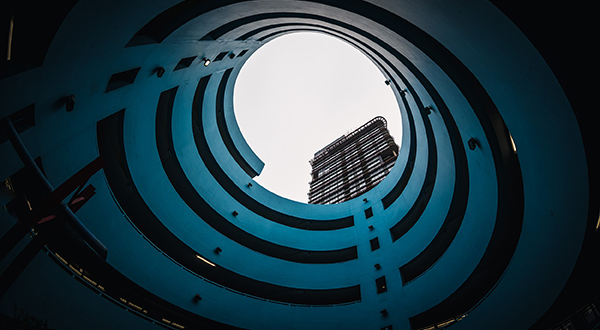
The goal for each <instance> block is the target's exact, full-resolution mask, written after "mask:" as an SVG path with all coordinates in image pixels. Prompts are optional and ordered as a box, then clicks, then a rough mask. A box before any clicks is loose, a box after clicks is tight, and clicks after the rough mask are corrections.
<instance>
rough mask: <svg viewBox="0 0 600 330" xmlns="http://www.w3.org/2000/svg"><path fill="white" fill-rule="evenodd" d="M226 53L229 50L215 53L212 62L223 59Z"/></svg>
mask: <svg viewBox="0 0 600 330" xmlns="http://www.w3.org/2000/svg"><path fill="white" fill-rule="evenodd" d="M228 53H229V52H221V53H219V55H217V57H215V59H214V60H213V62H218V61H220V60H222V59H224V58H225V56H227V54H228Z"/></svg>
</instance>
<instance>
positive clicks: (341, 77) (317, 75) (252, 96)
mask: <svg viewBox="0 0 600 330" xmlns="http://www.w3.org/2000/svg"><path fill="white" fill-rule="evenodd" d="M385 79H386V78H385V77H384V76H383V75H382V73H381V72H380V71H379V69H377V67H376V66H375V64H373V62H371V60H370V59H369V58H367V57H366V56H365V55H363V54H362V53H361V52H360V51H358V50H357V49H356V48H354V47H353V46H352V45H350V44H348V43H346V42H344V41H342V40H340V39H337V38H335V37H332V36H329V35H326V34H322V33H314V32H298V33H293V34H288V35H285V36H282V37H279V38H277V39H275V40H273V41H271V42H268V43H267V44H265V45H264V46H262V47H261V48H259V49H258V50H257V51H256V52H255V53H254V54H252V56H251V57H250V58H249V59H248V60H247V62H246V64H245V65H244V66H243V67H242V69H241V72H240V74H239V76H238V78H237V81H236V83H235V88H234V97H233V98H234V100H233V101H234V111H235V116H236V120H237V122H238V125H239V127H240V130H241V131H242V134H243V135H244V138H245V139H246V141H247V142H248V144H249V145H250V147H251V148H252V150H254V152H255V153H256V154H257V155H258V157H260V159H261V160H262V161H263V162H264V163H265V167H264V169H263V171H262V173H261V174H260V175H259V176H257V177H255V178H254V180H255V181H256V182H258V183H259V184H260V185H262V186H263V187H265V188H266V189H268V190H270V191H272V192H274V193H276V194H278V195H280V196H282V197H286V198H289V199H292V200H295V201H299V202H305V203H306V202H307V200H308V197H307V193H308V190H309V182H310V171H311V167H310V164H309V163H308V161H309V160H310V159H311V158H312V157H313V155H314V153H315V152H317V151H318V150H319V149H321V148H323V147H325V146H326V145H328V144H329V143H331V142H333V140H335V139H337V138H338V137H340V136H342V135H343V134H346V133H349V132H351V131H353V130H354V129H356V128H358V127H360V126H361V125H363V124H364V123H366V122H367V121H369V120H370V119H372V118H373V117H375V116H383V117H384V118H385V119H386V120H387V122H388V129H389V130H390V133H391V135H392V136H393V137H394V139H395V141H396V143H400V137H401V132H402V126H401V121H400V112H399V110H398V104H397V102H396V99H395V97H394V95H393V93H392V90H391V87H390V86H388V85H386V84H385Z"/></svg>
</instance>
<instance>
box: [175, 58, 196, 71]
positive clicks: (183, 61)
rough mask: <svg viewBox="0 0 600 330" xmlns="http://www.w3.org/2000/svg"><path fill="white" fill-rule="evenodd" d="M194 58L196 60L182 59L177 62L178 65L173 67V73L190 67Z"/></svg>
mask: <svg viewBox="0 0 600 330" xmlns="http://www.w3.org/2000/svg"><path fill="white" fill-rule="evenodd" d="M195 58H196V56H191V57H186V58H182V59H181V60H180V61H179V63H177V65H176V66H175V69H173V71H177V70H181V69H185V68H189V67H190V65H192V62H194V59H195Z"/></svg>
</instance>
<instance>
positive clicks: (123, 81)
mask: <svg viewBox="0 0 600 330" xmlns="http://www.w3.org/2000/svg"><path fill="white" fill-rule="evenodd" d="M139 71H140V68H135V69H131V70H127V71H123V72H119V73H115V74H113V75H112V76H111V77H110V80H109V81H108V85H106V91H105V93H108V92H110V91H113V90H115V89H118V88H121V87H123V86H127V85H131V84H133V82H134V81H135V77H137V74H138V72H139Z"/></svg>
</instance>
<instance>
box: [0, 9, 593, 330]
mask: <svg viewBox="0 0 600 330" xmlns="http://www.w3.org/2000/svg"><path fill="white" fill-rule="evenodd" d="M511 2H514V4H513V5H512V6H510V5H509V3H511ZM590 3H591V2H590ZM3 4H7V8H6V10H5V9H4V8H5V7H3V11H2V12H3V13H6V15H5V16H4V20H3V21H2V22H3V23H2V24H4V26H5V28H6V27H9V28H10V26H13V25H14V29H12V34H9V33H7V32H9V31H7V30H9V29H6V30H4V33H2V34H1V35H0V39H2V40H1V42H0V49H2V51H3V54H7V53H9V54H10V60H7V61H0V62H1V63H0V104H1V105H2V106H1V107H0V181H3V182H4V183H5V184H4V185H0V328H2V326H3V325H6V326H5V327H6V328H13V329H14V328H21V326H20V325H21V324H22V323H17V322H18V321H23V320H17V319H18V318H19V316H21V318H22V319H24V318H25V316H27V315H29V316H31V317H27V318H28V319H30V320H31V319H34V318H35V320H43V321H47V324H48V328H52V329H57V330H79V329H86V330H106V329H115V330H121V329H144V330H164V329H171V330H200V329H202V330H204V329H210V330H234V329H235V330H238V329H248V330H279V329H288V330H305V329H311V330H330V329H344V330H365V329H368V330H372V329H375V330H381V329H388V330H389V329H392V328H393V330H423V329H440V328H444V327H446V328H447V327H448V326H449V325H452V327H451V329H452V330H473V329H485V330H505V329H510V330H558V329H561V330H563V329H573V328H575V329H577V330H582V329H596V324H594V323H592V322H600V318H595V319H594V317H595V316H596V312H597V308H596V307H595V306H600V300H598V301H597V302H595V299H598V297H600V281H598V277H599V274H598V269H597V268H598V267H597V264H598V251H600V235H599V234H598V231H597V230H596V228H597V225H598V218H599V217H598V210H599V209H600V208H599V202H600V198H598V192H599V189H598V188H599V185H598V184H597V183H598V182H599V180H598V173H599V172H598V170H599V169H600V165H599V164H598V160H599V157H595V156H596V154H597V152H596V150H597V143H598V138H597V127H596V126H597V124H596V122H597V121H595V120H594V118H595V116H596V114H595V111H594V107H592V106H590V102H586V101H588V100H587V99H583V98H582V96H584V95H585V96H588V95H589V93H585V92H586V91H587V89H589V87H590V83H589V81H590V80H589V79H585V78H588V76H589V71H590V70H589V68H590V65H589V63H591V61H590V62H587V61H585V55H587V54H589V52H586V51H585V50H586V48H584V47H586V46H588V45H589V41H590V40H593V39H590V38H589V36H590V33H588V32H590V31H594V30H592V29H587V28H586V29H584V28H582V24H583V23H586V24H588V23H589V22H590V20H582V19H580V17H581V15H580V14H581V13H582V7H581V6H582V4H575V3H567V4H566V5H563V6H554V5H552V4H546V5H544V4H540V5H539V6H523V5H522V1H521V2H519V1H500V0H492V1H488V0H471V1H438V0H421V1H409V0H370V1H362V0H345V1H331V0H311V1H297V0H289V1H266V0H254V1H244V0H227V1H216V0H204V1H196V0H190V1H181V0H173V1H163V0H155V1H141V0H129V1H93V0H78V1H74V0H73V1H53V2H51V1H40V0H35V1H23V0H19V1H17V0H9V1H5V2H4V3H3ZM584 6H585V5H584ZM590 8H591V6H590ZM49 12H52V15H48V13H49ZM587 12H591V10H587ZM10 13H12V15H9V14H10ZM569 15H571V17H573V18H576V20H575V21H574V23H576V24H572V23H573V22H570V21H569V20H568V19H567V18H568V17H569ZM557 18H560V19H557ZM0 20H2V19H0ZM519 24H524V25H523V28H522V29H520V28H519V27H520V26H519ZM301 30H311V31H319V32H321V33H327V34H330V35H332V36H336V37H338V38H341V39H343V40H345V41H346V42H348V43H350V44H352V45H353V46H355V47H357V48H358V49H360V50H361V52H362V53H363V54H365V56H368V57H369V58H370V59H371V60H372V61H373V63H374V65H375V66H376V67H377V68H379V69H380V70H381V73H382V75H383V76H384V77H385V79H387V80H389V82H390V85H389V88H390V89H392V91H393V92H394V94H395V96H396V99H397V101H398V107H399V109H400V113H401V116H400V118H401V120H402V128H403V129H402V135H401V136H394V137H395V139H396V141H397V142H398V144H399V145H401V149H400V151H399V156H398V159H397V160H396V164H395V165H394V170H393V171H391V172H390V173H389V174H388V175H387V177H386V179H385V180H383V181H382V182H381V183H380V184H378V185H377V186H376V187H375V188H373V189H371V190H370V191H367V192H366V193H364V195H362V196H361V197H359V198H354V199H351V200H348V201H346V202H344V203H339V204H332V205H318V204H308V203H299V202H296V201H292V200H288V199H285V198H283V197H280V196H278V195H276V194H274V193H272V192H270V191H268V190H266V189H265V188H264V187H262V186H261V185H260V184H258V183H257V182H255V181H254V180H253V177H255V176H256V174H258V173H260V171H261V169H262V163H261V162H260V159H259V158H258V156H257V155H255V154H254V152H253V151H252V149H251V148H250V146H249V145H247V143H246V142H245V140H244V137H243V134H242V132H241V131H240V129H239V127H237V124H236V120H235V112H234V109H233V104H234V102H233V101H234V100H233V95H234V93H233V91H234V87H235V81H236V77H237V76H238V74H239V72H240V70H242V68H243V65H244V63H245V61H246V60H247V59H248V58H250V56H252V54H253V53H254V52H255V51H257V50H259V49H260V47H262V46H263V45H265V44H267V43H268V42H270V41H271V40H273V39H275V38H278V37H280V36H283V35H285V34H288V33H295V32H297V31H301ZM522 31H523V32H522ZM535 32H537V33H535ZM580 38H581V40H580ZM9 40H10V43H9ZM32 41H34V42H32ZM536 41H537V42H536ZM7 45H10V51H8V50H7V49H6V47H5V46H7ZM310 52H311V53H312V54H313V55H312V56H309V57H306V61H317V62H318V61H321V60H323V59H325V58H326V57H327V60H330V59H331V58H328V56H327V54H322V53H321V52H320V50H319V49H318V48H317V47H315V48H314V49H310ZM560 55H562V56H564V57H561V56H560ZM7 57H8V56H7ZM561 59H563V60H561ZM333 60H335V59H333ZM277 79H281V83H285V80H286V77H285V75H283V74H282V75H281V76H278V77H277ZM312 79H318V78H317V77H312ZM382 80H383V79H382ZM592 104H593V103H592ZM343 106H344V103H343V101H340V103H339V108H343ZM427 109H429V110H430V111H427ZM592 116H594V117H592ZM390 120H391V119H390ZM389 123H390V125H391V122H389ZM256 125H262V127H264V129H265V134H269V130H268V127H266V125H264V123H263V122H260V121H259V122H257V124H256ZM513 138H514V145H513V143H512V142H513V141H512V140H513ZM469 141H472V142H473V141H474V142H475V143H472V142H471V143H469ZM7 183H10V184H8V185H6V184H7ZM364 198H366V199H367V201H364ZM592 302H594V304H595V305H594V306H593V308H592V306H591V305H590V304H591V303H592ZM576 313H579V314H576ZM2 318H4V319H2ZM5 320H8V321H7V322H6V323H5V322H4V321H5ZM10 321H14V322H12V324H9V322H10ZM580 324H581V325H580Z"/></svg>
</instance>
